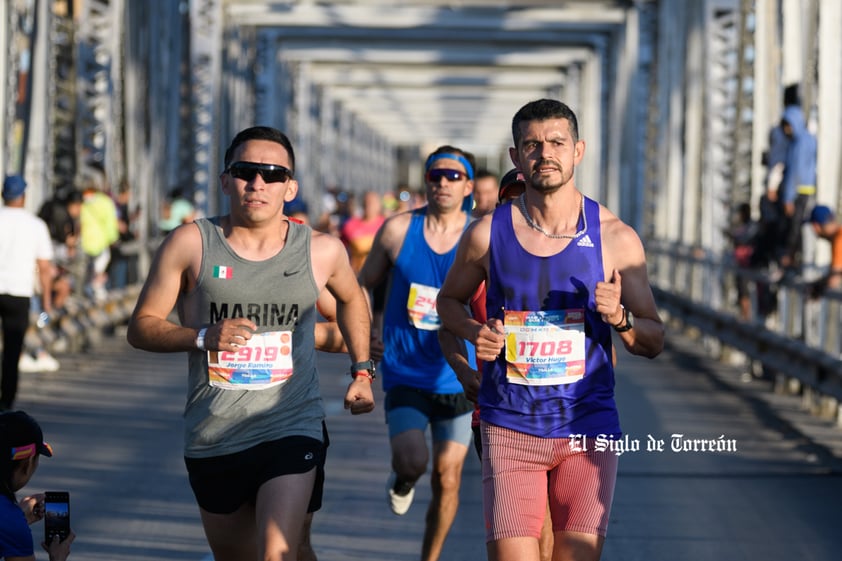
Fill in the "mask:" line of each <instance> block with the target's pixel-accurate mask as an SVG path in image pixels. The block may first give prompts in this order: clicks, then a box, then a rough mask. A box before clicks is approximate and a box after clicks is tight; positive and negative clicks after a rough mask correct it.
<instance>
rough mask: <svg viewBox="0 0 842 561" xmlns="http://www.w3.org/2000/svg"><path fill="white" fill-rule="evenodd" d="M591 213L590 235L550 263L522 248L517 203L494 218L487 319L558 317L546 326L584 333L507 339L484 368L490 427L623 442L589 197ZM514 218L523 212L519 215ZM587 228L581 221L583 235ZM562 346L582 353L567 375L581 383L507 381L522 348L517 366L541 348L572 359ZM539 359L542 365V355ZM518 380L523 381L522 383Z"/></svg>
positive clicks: (483, 400)
mask: <svg viewBox="0 0 842 561" xmlns="http://www.w3.org/2000/svg"><path fill="white" fill-rule="evenodd" d="M584 208H585V216H586V217H587V224H588V227H587V231H586V232H585V233H584V234H583V235H582V236H580V237H578V238H577V239H574V240H571V241H570V243H569V244H568V245H567V247H565V248H564V249H563V250H562V251H560V252H559V253H557V254H555V255H552V256H550V257H537V256H535V255H532V254H531V253H528V252H527V251H526V250H525V249H523V247H522V246H521V245H520V243H519V242H518V241H517V238H516V237H515V233H514V228H513V226H512V211H513V208H512V204H511V203H506V204H504V205H501V206H499V207H498V208H497V209H496V210H495V211H494V215H493V219H492V222H491V241H490V250H489V259H490V263H489V278H488V285H487V290H488V296H487V298H488V299H487V302H486V309H487V311H488V317H489V318H492V317H494V318H498V319H500V320H503V316H504V310H505V311H507V312H509V314H508V315H509V316H510V317H511V316H512V312H521V313H522V314H523V315H529V316H530V317H531V316H535V315H540V314H546V317H550V318H555V320H547V321H550V322H551V323H552V322H553V321H555V323H556V324H563V323H564V321H563V320H561V321H558V318H559V317H560V318H565V317H566V318H568V319H570V318H573V319H572V320H571V321H572V323H574V324H576V329H578V331H577V332H576V333H574V334H573V335H565V336H564V338H571V339H569V340H563V341H562V340H561V339H559V341H558V342H557V343H556V342H550V341H544V342H543V343H541V338H540V336H539V337H537V338H536V341H538V342H537V343H533V342H527V343H526V344H524V342H523V340H522V339H521V338H520V336H518V339H517V340H514V339H513V337H514V336H513V335H507V348H506V350H505V351H504V353H501V356H500V357H498V358H497V360H496V361H494V362H487V363H485V366H484V368H483V376H482V386H481V388H480V395H479V405H480V416H481V418H482V419H483V420H484V421H486V422H489V423H492V424H495V425H498V426H502V427H506V428H509V429H512V430H516V431H520V432H524V433H527V434H532V435H535V436H540V437H551V438H567V437H570V436H571V435H583V436H598V435H600V434H604V435H611V436H615V437H616V436H620V434H621V433H620V421H619V415H618V413H617V406H616V404H615V403H614V368H613V365H612V363H611V345H612V343H611V327H610V326H609V325H608V324H606V323H605V322H604V321H603V320H602V316H601V315H600V314H599V313H597V312H595V311H594V309H595V304H594V296H593V292H594V289H595V288H596V283H597V282H599V281H601V280H604V279H603V276H604V275H603V265H602V242H601V238H600V223H599V204H598V203H597V202H596V201H594V200H591V199H589V198H587V197H586V198H585V207H584ZM514 211H515V212H518V210H517V209H516V208H515V209H514ZM583 226H584V223H583V222H582V220H581V218H580V221H579V224H578V226H577V229H581V228H582V227H583ZM528 312H539V314H528ZM582 312H583V313H582ZM525 324H526V323H525ZM511 325H512V324H511V322H510V323H509V324H508V325H507V333H511V331H510V330H511V329H512V327H511ZM538 330H539V331H540V328H539V329H538ZM568 333H570V331H568ZM571 342H572V344H571ZM562 344H563V345H567V346H568V347H571V346H572V348H573V349H575V350H574V352H573V353H572V354H571V355H570V356H573V355H575V358H577V359H580V360H576V361H571V363H570V364H569V365H568V366H567V368H568V373H572V374H576V373H578V375H579V376H581V374H582V371H583V372H584V376H582V377H581V378H580V379H578V380H577V381H574V382H572V383H552V381H549V382H548V381H547V380H544V381H540V380H538V379H531V381H525V380H528V378H524V380H520V379H519V378H518V377H517V376H511V375H510V376H507V362H506V356H509V358H512V357H513V356H515V355H513V354H512V353H513V352H514V351H513V349H515V348H519V349H520V350H519V351H517V352H519V353H521V354H519V355H516V356H517V357H518V358H517V359H516V360H515V359H512V360H513V362H520V361H522V359H523V358H522V357H523V356H526V355H530V351H531V354H532V355H535V351H536V349H537V350H538V351H539V352H538V355H540V354H541V352H540V351H543V350H547V349H548V353H547V354H549V355H553V354H555V355H557V356H559V355H562V354H563V353H566V352H567V351H566V350H565V351H561V350H560V349H561V348H562V347H561V346H562ZM556 345H558V346H556ZM507 353H508V355H507ZM534 360H540V356H539V357H538V358H537V359H534ZM547 360H558V358H557V357H556V358H549V359H547ZM574 363H575V364H574ZM535 368H540V365H538V366H536V367H535ZM556 369H558V367H557V366H556ZM536 371H537V370H536ZM510 374H511V372H510ZM573 379H575V376H574V377H573ZM512 380H520V383H513V382H512Z"/></svg>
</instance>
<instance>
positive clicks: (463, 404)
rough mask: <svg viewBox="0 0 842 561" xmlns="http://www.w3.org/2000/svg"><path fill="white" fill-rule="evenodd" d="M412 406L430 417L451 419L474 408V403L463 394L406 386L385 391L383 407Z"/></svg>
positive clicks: (389, 408)
mask: <svg viewBox="0 0 842 561" xmlns="http://www.w3.org/2000/svg"><path fill="white" fill-rule="evenodd" d="M396 407H413V408H415V409H418V410H419V411H421V412H422V413H424V414H425V415H427V416H428V417H430V418H431V419H452V418H453V417H458V416H460V415H464V414H465V413H469V412H471V411H473V410H474V407H475V405H474V404H473V403H471V402H470V401H468V398H467V397H465V394H464V393H462V392H459V393H430V392H425V391H424V390H419V389H417V388H410V387H408V386H395V387H393V388H391V389H390V390H389V391H387V392H386V398H385V400H384V403H383V408H384V409H385V410H386V411H391V410H392V409H394V408H396Z"/></svg>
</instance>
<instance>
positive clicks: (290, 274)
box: [284, 271, 301, 277]
mask: <svg viewBox="0 0 842 561" xmlns="http://www.w3.org/2000/svg"><path fill="white" fill-rule="evenodd" d="M300 272H301V271H284V276H285V277H291V276H292V275H297V274H298V273H300Z"/></svg>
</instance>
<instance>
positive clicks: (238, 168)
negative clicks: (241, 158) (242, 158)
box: [225, 162, 292, 183]
mask: <svg viewBox="0 0 842 561" xmlns="http://www.w3.org/2000/svg"><path fill="white" fill-rule="evenodd" d="M225 173H227V174H229V175H230V176H231V177H236V178H237V179H244V180H245V181H252V180H253V179H254V177H255V176H256V175H257V174H258V173H259V174H260V177H262V178H263V181H265V182H266V183H286V182H287V181H289V180H290V179H292V171H290V170H289V169H288V168H285V167H284V166H276V165H275V164H258V163H255V162H234V163H233V164H231V165H230V166H228V169H226V170H225Z"/></svg>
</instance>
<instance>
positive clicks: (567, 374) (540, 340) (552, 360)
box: [504, 309, 585, 386]
mask: <svg viewBox="0 0 842 561" xmlns="http://www.w3.org/2000/svg"><path fill="white" fill-rule="evenodd" d="M504 324H505V330H504V333H505V335H506V379H507V380H508V381H509V382H511V383H512V384H521V385H536V386H551V385H560V384H572V383H573V382H577V381H579V380H581V379H582V378H583V377H584V376H585V311H584V310H581V309H571V310H555V311H541V312H516V311H508V310H507V311H506V312H505V315H504Z"/></svg>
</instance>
